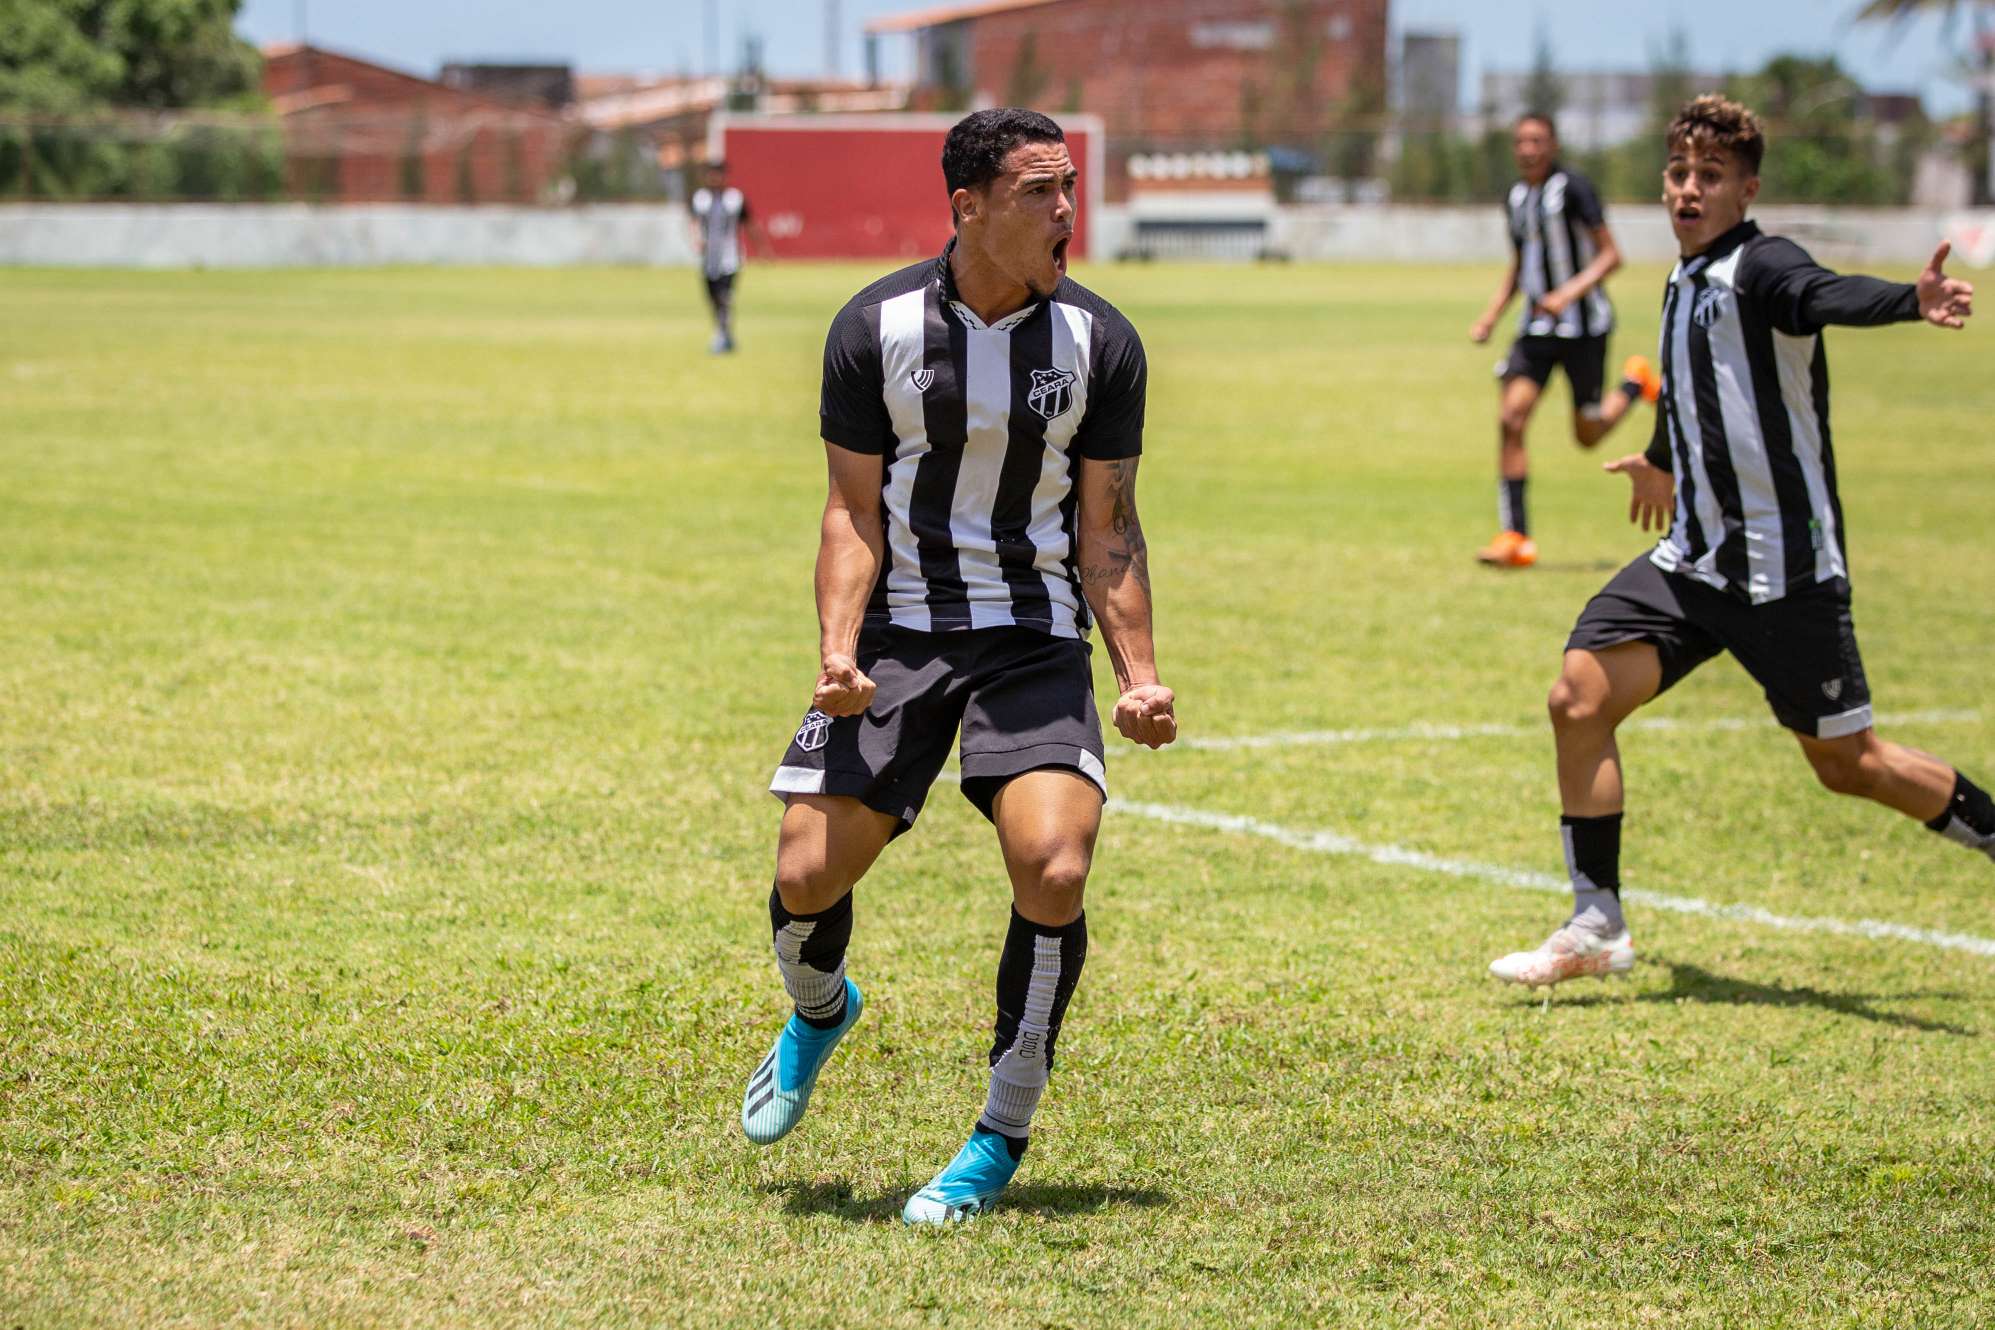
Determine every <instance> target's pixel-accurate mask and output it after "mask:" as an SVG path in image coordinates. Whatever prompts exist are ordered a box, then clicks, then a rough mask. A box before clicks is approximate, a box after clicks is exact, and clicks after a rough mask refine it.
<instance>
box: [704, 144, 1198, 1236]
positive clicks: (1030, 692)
mask: <svg viewBox="0 0 1995 1330" xmlns="http://www.w3.org/2000/svg"><path fill="white" fill-rule="evenodd" d="M942 174H943V178H944V180H945V182H946V184H947V186H948V191H949V208H950V215H951V217H952V219H953V221H954V223H955V235H954V238H953V239H951V240H950V242H949V244H948V246H947V247H946V248H944V250H943V251H942V254H941V256H940V257H939V258H935V259H930V260H927V261H926V262H923V263H917V264H915V265H914V266H913V267H910V268H904V269H902V270H901V271H900V272H897V273H894V274H893V275H891V276H889V277H884V278H882V279H881V280H879V281H877V282H875V283H874V284H873V285H871V286H869V287H867V288H866V289H865V290H864V291H861V292H860V293H859V294H858V295H857V296H854V297H853V298H852V300H851V302H850V303H849V304H847V305H846V306H845V308H844V309H843V310H842V311H840V313H839V315H838V317H837V318H836V319H835V320H834V321H833V322H832V325H831V334H830V337H829V338H828V340H827V342H826V345H825V353H824V388H823V397H822V402H821V406H820V413H819V414H820V423H821V427H822V428H821V433H822V434H823V436H824V443H825V453H826V456H827V457H828V459H829V465H830V473H831V492H830V496H829V498H828V500H827V501H826V504H825V510H824V523H823V528H822V535H821V539H820V543H819V546H818V557H817V609H818V626H819V639H818V649H819V654H820V657H821V668H820V672H819V674H818V679H817V688H816V692H815V694H814V696H813V698H812V705H811V709H810V711H809V713H808V714H807V715H805V717H804V719H803V723H802V725H801V726H799V727H798V729H797V732H796V737H795V738H794V739H793V740H792V741H791V743H790V747H789V751H788V753H786V754H785V755H784V757H783V761H782V765H781V766H780V767H779V768H777V771H776V776H775V779H774V781H773V782H772V783H771V785H770V790H771V791H772V792H773V793H774V794H776V795H777V796H778V797H780V798H781V799H783V800H784V802H785V804H786V807H785V810H784V813H783V823H782V835H781V839H780V842H779V844H778V846H777V850H776V886H775V890H774V891H772V892H771V893H770V896H769V916H770V923H771V926H772V928H773V930H774V934H775V949H776V964H777V967H778V969H780V970H781V972H782V977H783V985H784V988H785V989H786V990H787V991H788V993H789V996H790V999H791V1001H792V1002H793V1004H794V1006H795V1011H794V1013H793V1014H792V1015H791V1016H790V1018H789V1020H788V1022H787V1023H786V1024H785V1025H784V1026H783V1029H782V1031H781V1033H780V1034H779V1035H778V1036H777V1038H776V1041H775V1044H774V1046H773V1047H772V1048H771V1049H770V1050H769V1055H768V1056H767V1057H766V1058H764V1059H763V1060H762V1061H761V1062H760V1063H759V1064H758V1065H757V1066H756V1067H755V1068H754V1070H753V1071H751V1072H750V1073H749V1076H748V1085H747V1090H746V1093H745V1094H744V1096H743V1098H742V1104H741V1126H742V1130H743V1131H745V1132H746V1133H747V1135H748V1137H749V1139H751V1140H753V1141H755V1142H757V1143H758V1144H763V1145H766V1144H769V1143H771V1142H773V1141H776V1140H778V1139H780V1138H781V1137H782V1136H784V1135H785V1134H786V1133H787V1132H789V1131H790V1129H791V1128H793V1127H794V1126H796V1124H797V1122H798V1120H799V1119H801V1118H802V1116H803V1113H804V1109H805V1107H806V1106H807V1105H808V1103H809V1101H810V1095H811V1090H812V1088H813V1086H814V1085H815V1084H816V1081H817V1076H818V1072H819V1070H820V1069H821V1068H822V1067H823V1065H824V1062H825V1059H826V1058H827V1057H829V1056H830V1054H831V1051H832V1049H833V1047H834V1046H835V1045H836V1044H837V1043H838V1041H839V1040H840V1039H841V1038H842V1037H843V1036H844V1034H845V1032H846V1031H847V1030H849V1029H851V1028H852V1025H853V1023H854V1022H855V1021H857V1020H858V1019H859V1012H860V1005H861V997H860V993H859V989H858V988H857V987H856V986H855V985H854V984H853V983H852V982H851V980H849V979H847V978H846V977H845V951H846V943H847V940H848V939H849V938H850V937H851V934H852V888H853V885H854V884H855V883H857V882H858V881H859V879H860V878H861V877H862V876H864V875H865V873H866V871H867V869H869V868H870V867H872V864H873V861H874V860H875V858H877V857H878V855H879V854H880V852H881V851H882V850H883V849H885V848H886V845H887V843H888V841H890V840H892V839H893V838H894V837H895V836H897V835H899V834H900V833H902V832H904V831H906V830H907V829H908V828H910V827H911V826H913V825H914V821H915V818H916V816H917V815H918V814H919V813H920V812H921V806H922V802H923V800H924V799H925V798H926V797H927V794H928V789H929V786H930V785H931V784H932V783H933V782H934V781H935V779H936V777H937V776H938V775H939V774H940V773H941V771H942V767H943V764H944V762H946V761H947V760H948V757H949V752H950V748H951V746H952V745H953V744H954V743H955V742H956V739H957V734H958V732H959V731H960V732H961V736H962V746H961V754H962V791H963V794H964V796H965V797H966V798H968V799H969V800H970V802H971V803H972V804H974V805H975V806H976V808H977V810H978V811H979V812H981V813H982V814H983V815H984V816H985V817H987V818H989V819H990V820H991V822H992V823H993V825H994V826H995V827H996V829H997V838H998V846H999V849H1000V850H1001V851H1002V852H1003V855H1004V864H1005V870H1006V872H1007V874H1008V875H1009V877H1010V879H1011V891H1012V911H1011V924H1010V930H1009V932H1008V933H1007V935H1006V937H1005V943H1004V953H1003V955H1002V956H1001V957H1000V958H999V961H998V967H997V1018H996V1022H995V1038H994V1039H993V1041H992V1043H991V1049H990V1081H989V1088H988V1094H987V1096H986V1099H985V1102H984V1108H983V1112H982V1114H981V1115H980V1116H979V1117H978V1118H977V1119H976V1123H975V1126H974V1128H973V1129H972V1130H971V1132H970V1135H969V1140H968V1141H967V1143H966V1144H965V1145H964V1146H963V1148H962V1149H961V1150H960V1151H959V1152H958V1153H957V1154H956V1157H955V1158H954V1159H953V1160H951V1161H950V1163H949V1164H948V1165H947V1167H945V1168H944V1169H943V1170H942V1171H941V1172H940V1173H939V1174H937V1175H936V1177H935V1178H934V1180H933V1181H931V1182H930V1183H929V1184H928V1185H927V1186H925V1187H923V1188H922V1189H921V1190H920V1191H918V1192H917V1193H916V1194H915V1195H914V1196H913V1197H911V1198H910V1199H909V1200H908V1202H907V1207H906V1209H905V1211H904V1212H903V1218H905V1219H906V1221H907V1222H909V1223H911V1224H927V1223H947V1222H949V1221H951V1220H956V1219H966V1218H969V1217H970V1216H972V1215H975V1214H977V1213H979V1212H980V1211H982V1210H984V1209H986V1208H988V1207H989V1206H990V1205H991V1204H992V1202H994V1201H995V1200H996V1199H997V1197H998V1194H999V1193H1000V1192H1002V1191H1003V1190H1004V1188H1005V1186H1006V1184H1008V1183H1009V1182H1010V1181H1011V1178H1012V1174H1013V1173H1014V1172H1015V1171H1016V1170H1017V1168H1018V1165H1019V1161H1020V1160H1021V1159H1022V1158H1023V1157H1024V1155H1025V1146H1026V1140H1027V1136H1028V1133H1029V1132H1030V1131H1031V1127H1032V1119H1033V1114H1034V1112H1035V1111H1036V1110H1037V1108H1038V1106H1039V1098H1040V1094H1041V1092H1042V1091H1043V1090H1044V1089H1045V1086H1046V1083H1047V1077H1048V1075H1049V1074H1050V1072H1051V1071H1052V1068H1053V1056H1054V1050H1055V1048H1056V1046H1057V1044H1058V1040H1059V1036H1060V1027H1061V1021H1062V1019H1063V1018H1064V1016H1065V1014H1066V1011H1067V1003H1068V999H1069V998H1071V997H1072V996H1073V992H1074V985H1075V983H1076V981H1077V980H1078V979H1079V978H1080V974H1081V965H1082V962H1083V961H1085V960H1086V959H1087V949H1088V935H1087V918H1086V916H1085V914H1083V912H1082V908H1081V896H1082V890H1083V888H1084V887H1085V885H1086V882H1087V877H1088V870H1089V867H1090V864H1091V861H1092V858H1093V854H1094V843H1095V833H1096V830H1097V828H1098V827H1099V826H1100V822H1101V810H1102V805H1103V803H1104V801H1105V800H1106V799H1107V797H1108V784H1107V773H1106V772H1105V770H1104V769H1103V766H1102V742H1101V725H1100V720H1099V718H1098V717H1097V715H1096V712H1095V703H1094V685H1093V676H1092V673H1091V671H1090V669H1089V663H1088V661H1089V655H1090V652H1091V648H1090V646H1089V644H1088V629H1089V626H1090V623H1091V622H1092V620H1094V619H1099V620H1100V623H1101V634H1102V640H1103V642H1104V643H1105V644H1106V646H1107V647H1108V655H1109V662H1110V664H1111V665H1112V666H1113V667H1114V671H1115V679H1116V686H1117V688H1118V690H1119V692H1120V696H1119V697H1118V698H1117V699H1116V703H1115V726H1116V729H1118V730H1119V731H1120V732H1121V733H1122V734H1123V735H1124V736H1125V737H1126V738H1129V739H1131V740H1133V741H1135V742H1137V743H1141V744H1145V745H1148V746H1149V747H1152V748H1156V747H1160V746H1162V745H1164V744H1167V743H1169V742H1171V740H1172V739H1173V738H1175V737H1176V735H1177V720H1176V716H1175V713H1174V700H1173V697H1172V694H1171V690H1170V689H1168V688H1166V687H1164V686H1163V684H1161V683H1160V682H1159V681H1158V677H1157V665H1156V656H1155V652H1154V649H1153V647H1152V645H1151V634H1150V570H1149V556H1148V553H1147V547H1146V544H1145V541H1144V536H1143V525H1142V522H1141V521H1140V520H1139V519H1138V517H1137V515H1136V466H1137V461H1138V455H1139V454H1140V453H1141V452H1142V448H1143V405H1144V392H1145V386H1146V378H1147V370H1146V368H1145V363H1144V357H1143V346H1142V343H1141V342H1139V341H1138V340H1137V337H1136V332H1135V330H1134V329H1133V328H1131V327H1130V326H1129V323H1128V321H1127V320H1125V319H1124V318H1123V317H1122V316H1121V315H1120V314H1118V313H1117V312H1116V311H1115V310H1114V309H1113V308H1112V307H1111V306H1110V305H1109V304H1108V302H1107V301H1105V300H1103V299H1101V298H1100V297H1099V296H1097V295H1095V294H1093V293H1092V292H1090V291H1087V290H1085V289H1083V288H1082V287H1080V286H1078V285H1076V284H1075V283H1074V282H1073V281H1071V280H1069V279H1068V277H1067V275H1066V272H1067V248H1068V246H1069V245H1070V244H1071V243H1072V240H1073V235H1074V217H1075V203H1074V199H1075V194H1074V186H1075V179H1076V173H1075V170H1074V165H1073V162H1072V160H1071V159H1070V158H1069V157H1068V154H1067V145H1066V142H1065V139H1064V137H1063V136H1062V134H1061V132H1060V128H1059V126H1058V125H1056V124H1054V123H1053V122H1052V121H1051V120H1048V119H1047V118H1046V117H1045V116H1043V115H1039V114H1037V113H1036V112H1032V111H1021V110H1005V109H1001V110H991V111H979V112H977V113H976V114H974V115H972V116H969V117H968V118H966V119H964V120H963V121H962V122H960V123H959V124H957V126H956V127H955V128H954V129H952V130H951V131H950V132H949V136H948V139H947V140H946V142H945V144H944V146H943V149H942ZM902 908H906V907H902ZM947 923H948V921H947V920H946V919H938V920H937V921H936V926H937V927H946V926H947Z"/></svg>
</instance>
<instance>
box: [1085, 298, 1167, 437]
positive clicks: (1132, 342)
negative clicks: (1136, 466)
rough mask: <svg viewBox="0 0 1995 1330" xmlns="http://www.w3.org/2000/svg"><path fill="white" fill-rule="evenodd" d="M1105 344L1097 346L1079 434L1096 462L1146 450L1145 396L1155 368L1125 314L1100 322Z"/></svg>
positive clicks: (1099, 325)
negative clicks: (1144, 447)
mask: <svg viewBox="0 0 1995 1330" xmlns="http://www.w3.org/2000/svg"><path fill="white" fill-rule="evenodd" d="M1097 326H1098V327H1099V328H1100V329H1101V332H1100V336H1101V344H1100V345H1099V346H1098V347H1096V348H1095V358H1094V365H1095V368H1094V372H1093V376H1092V377H1093V382H1091V383H1089V384H1088V406H1087V414H1086V415H1085V416H1083V417H1082V418H1081V426H1080V428H1079V429H1078V430H1076V431H1075V432H1074V446H1075V447H1076V448H1078V449H1079V450H1080V453H1081V456H1083V457H1090V458H1093V459H1095V460H1096V461H1103V462H1106V461H1113V460H1115V459H1116V458H1119V457H1135V456H1137V455H1138V454H1140V453H1141V452H1142V451H1143V399H1144V395H1145V394H1146V393H1147V392H1148V390H1149V383H1150V366H1149V362H1148V361H1147V360H1146V359H1145V357H1144V355H1143V342H1142V339H1141V338H1139V337H1137V335H1136V330H1135V329H1134V328H1132V327H1130V326H1129V323H1128V321H1127V320H1125V319H1123V318H1122V317H1121V316H1119V315H1118V316H1116V317H1114V318H1112V319H1103V320H1101V321H1100V323H1099V324H1098V325H1097Z"/></svg>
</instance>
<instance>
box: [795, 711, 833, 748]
mask: <svg viewBox="0 0 1995 1330" xmlns="http://www.w3.org/2000/svg"><path fill="white" fill-rule="evenodd" d="M830 737H831V717H829V716H827V715H825V714H824V713H823V712H822V711H817V710H812V711H811V712H810V713H809V714H808V715H806V716H805V717H804V723H803V724H801V725H799V726H797V747H798V748H800V749H802V750H803V751H804V752H806V753H815V752H816V751H817V750H818V749H820V748H822V747H824V741H825V740H826V739H828V738H830Z"/></svg>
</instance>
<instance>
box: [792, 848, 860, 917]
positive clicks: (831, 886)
mask: <svg viewBox="0 0 1995 1330" xmlns="http://www.w3.org/2000/svg"><path fill="white" fill-rule="evenodd" d="M851 889H852V880H851V875H850V874H849V873H847V872H845V871H844V869H843V868H841V867H840V866H839V865H837V864H834V863H831V862H829V861H827V860H824V859H817V858H807V857H805V856H802V855H798V856H795V857H789V856H783V855H779V856H777V859H776V892H777V894H778V895H780V896H781V897H782V898H783V907H784V908H785V909H787V910H790V911H791V912H793V913H798V914H815V913H817V912H818V911H819V910H822V909H826V908H829V907H830V906H832V905H836V904H837V903H838V898H839V897H840V896H843V895H844V894H845V893H846V892H848V891H850V890H851Z"/></svg>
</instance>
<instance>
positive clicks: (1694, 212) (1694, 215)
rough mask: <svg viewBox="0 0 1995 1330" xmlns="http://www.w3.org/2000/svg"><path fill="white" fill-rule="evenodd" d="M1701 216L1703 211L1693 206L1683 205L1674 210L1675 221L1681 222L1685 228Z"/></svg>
mask: <svg viewBox="0 0 1995 1330" xmlns="http://www.w3.org/2000/svg"><path fill="white" fill-rule="evenodd" d="M1703 215H1704V210H1703V209H1702V208H1699V207H1696V206H1695V205H1693V204H1685V205H1684V206H1683V207H1681V208H1678V209H1677V210H1676V220H1677V221H1679V222H1682V223H1683V224H1684V225H1685V226H1688V225H1689V224H1690V223H1692V222H1694V221H1696V220H1697V219H1698V218H1700V217H1702V216H1703Z"/></svg>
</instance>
